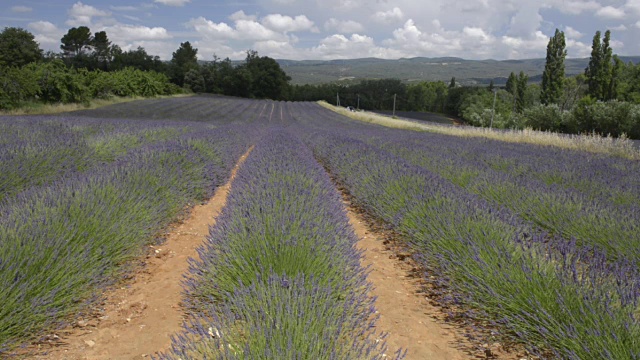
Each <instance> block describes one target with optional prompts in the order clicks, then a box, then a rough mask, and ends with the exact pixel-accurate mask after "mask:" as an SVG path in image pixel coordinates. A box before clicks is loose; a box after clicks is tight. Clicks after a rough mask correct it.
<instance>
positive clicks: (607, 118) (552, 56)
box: [290, 30, 640, 139]
mask: <svg viewBox="0 0 640 360" xmlns="http://www.w3.org/2000/svg"><path fill="white" fill-rule="evenodd" d="M566 55H567V51H566V42H565V37H564V33H563V32H562V31H559V30H556V31H555V34H554V35H553V36H552V37H551V38H550V39H549V42H548V45H547V55H546V61H545V68H544V71H543V74H542V81H541V83H539V84H536V83H529V77H528V76H527V75H526V74H525V73H524V72H522V71H521V72H520V73H519V74H515V73H513V72H512V73H511V74H510V75H509V77H508V79H507V82H506V85H505V86H503V87H496V86H494V84H493V82H491V83H490V84H489V86H488V87H478V86H460V85H459V84H458V83H457V82H456V81H455V78H452V79H451V82H450V83H449V84H447V83H445V82H443V81H433V82H429V81H423V82H419V83H410V84H405V83H402V82H401V81H400V80H394V79H381V80H363V81H361V82H359V83H340V84H338V83H335V84H321V85H315V86H313V85H296V86H293V87H292V90H291V97H290V98H291V99H292V100H325V101H327V102H331V103H336V102H337V97H339V98H340V99H341V105H343V106H353V107H357V106H358V105H359V107H360V108H361V109H368V110H391V109H392V106H393V104H394V95H395V99H396V101H395V106H396V109H397V110H405V111H428V112H437V113H444V114H448V115H451V116H456V117H459V118H461V119H462V120H464V121H465V122H466V123H468V124H471V125H474V126H486V127H489V126H493V127H496V128H512V129H523V128H533V129H537V130H544V131H556V132H564V133H570V134H579V133H593V132H595V133H599V134H602V135H612V136H621V135H622V134H625V135H626V136H628V137H630V138H634V139H640V65H639V64H633V63H631V62H629V63H626V64H625V63H624V62H623V61H622V60H620V58H619V57H618V56H617V55H615V54H613V50H612V48H611V32H610V31H608V30H607V31H606V32H605V33H604V36H603V34H602V33H601V32H600V31H597V32H596V34H595V35H594V37H593V44H592V52H591V56H590V60H589V65H588V66H587V68H586V69H585V71H584V73H583V74H580V75H577V76H572V77H567V76H566V75H565V65H564V60H565V58H566ZM494 100H495V101H494Z"/></svg>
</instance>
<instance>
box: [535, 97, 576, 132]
mask: <svg viewBox="0 0 640 360" xmlns="http://www.w3.org/2000/svg"><path fill="white" fill-rule="evenodd" d="M523 120H524V126H525V127H530V128H532V129H535V130H543V131H561V132H575V130H574V129H571V128H572V125H571V124H572V122H571V120H572V119H571V114H570V113H569V112H568V111H563V110H561V109H560V107H558V105H556V104H550V105H536V106H533V107H531V108H529V109H526V110H525V111H524V115H523Z"/></svg>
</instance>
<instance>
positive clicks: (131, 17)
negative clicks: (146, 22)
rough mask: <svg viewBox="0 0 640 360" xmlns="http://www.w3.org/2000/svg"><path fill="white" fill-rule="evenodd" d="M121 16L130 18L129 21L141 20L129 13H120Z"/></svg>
mask: <svg viewBox="0 0 640 360" xmlns="http://www.w3.org/2000/svg"><path fill="white" fill-rule="evenodd" d="M122 17H124V18H125V19H128V20H131V21H142V19H140V18H139V17H137V16H131V15H122Z"/></svg>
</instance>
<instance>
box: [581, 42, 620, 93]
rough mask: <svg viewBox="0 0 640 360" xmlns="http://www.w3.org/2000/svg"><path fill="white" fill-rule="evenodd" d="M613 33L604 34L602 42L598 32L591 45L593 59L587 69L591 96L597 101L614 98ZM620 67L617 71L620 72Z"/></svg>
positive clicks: (586, 73)
mask: <svg viewBox="0 0 640 360" xmlns="http://www.w3.org/2000/svg"><path fill="white" fill-rule="evenodd" d="M610 41H611V31H609V30H607V31H606V32H605V33H604V38H603V39H602V42H601V40H600V31H596V34H595V35H594V36H593V42H592V45H591V58H590V59H589V66H587V68H586V69H585V75H586V77H587V83H588V84H589V92H588V93H589V95H590V96H591V97H593V98H594V99H597V100H603V101H606V100H611V99H613V96H614V91H613V90H614V89H613V88H612V87H613V86H614V83H615V81H616V80H617V79H616V80H614V79H613V73H612V72H613V69H614V67H613V64H612V61H613V51H612V49H611V46H610V44H609V43H610ZM619 70H620V68H619V67H618V68H617V69H616V71H619Z"/></svg>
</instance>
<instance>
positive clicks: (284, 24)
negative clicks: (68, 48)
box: [0, 0, 640, 60]
mask: <svg viewBox="0 0 640 360" xmlns="http://www.w3.org/2000/svg"><path fill="white" fill-rule="evenodd" d="M10 26H13V27H22V28H25V29H27V30H29V31H31V32H32V33H33V34H34V35H35V36H36V40H37V41H38V42H39V43H40V45H41V47H42V48H43V49H45V50H54V51H58V50H59V45H60V38H61V37H62V36H63V35H64V34H65V33H66V32H67V31H68V30H69V29H70V28H71V27H77V26H88V27H89V28H90V29H91V30H92V31H93V32H97V31H103V30H104V31H106V32H107V35H108V36H109V38H110V39H111V40H112V41H113V42H114V43H115V44H118V45H119V46H120V47H122V48H123V49H125V50H128V49H135V48H136V47H138V46H143V47H144V48H145V49H147V52H149V53H150V54H153V55H159V56H160V57H161V58H163V59H170V58H171V53H172V52H173V51H175V49H176V48H177V47H178V46H179V44H180V43H181V42H184V41H190V42H191V43H192V44H193V45H194V46H195V47H197V48H198V49H199V52H198V56H199V57H200V58H201V59H212V58H213V54H216V55H217V56H218V57H221V58H224V57H230V58H232V59H242V58H244V54H245V51H246V50H248V49H254V50H257V51H258V52H259V54H260V55H266V56H270V57H273V58H278V59H295V60H300V59H346V58H360V57H378V58H388V59H397V58H401V57H414V56H426V57H438V56H457V57H462V58H466V59H488V58H493V59H523V58H537V57H544V56H545V51H546V45H547V41H548V39H549V36H551V35H552V34H553V32H554V31H555V29H556V28H559V29H560V30H562V31H564V32H565V36H566V38H567V50H568V56H570V57H588V56H589V53H590V50H591V41H592V38H593V35H594V34H595V32H596V31H597V30H601V31H603V32H604V30H606V29H611V31H612V39H613V41H612V47H613V50H614V52H615V53H618V54H620V55H640V0H543V1H532V0H520V1H518V0H397V1H394V0H307V1H300V0H240V1H233V0H224V1H219V0H213V1H209V0H146V1H142V2H137V1H133V2H132V1H124V0H83V1H77V0H50V1H40V0H21V1H17V0H0V28H4V27H10Z"/></svg>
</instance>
